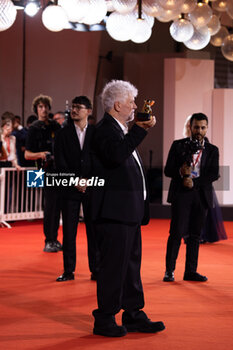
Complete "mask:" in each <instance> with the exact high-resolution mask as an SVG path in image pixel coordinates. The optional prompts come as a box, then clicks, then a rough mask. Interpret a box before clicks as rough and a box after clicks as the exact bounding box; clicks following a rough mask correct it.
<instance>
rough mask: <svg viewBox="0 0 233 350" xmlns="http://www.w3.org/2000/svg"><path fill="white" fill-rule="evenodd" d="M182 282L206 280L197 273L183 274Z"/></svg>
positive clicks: (206, 279)
mask: <svg viewBox="0 0 233 350" xmlns="http://www.w3.org/2000/svg"><path fill="white" fill-rule="evenodd" d="M184 281H196V282H206V281H208V278H207V277H206V276H202V275H200V273H197V272H185V273H184Z"/></svg>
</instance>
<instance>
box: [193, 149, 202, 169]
mask: <svg viewBox="0 0 233 350" xmlns="http://www.w3.org/2000/svg"><path fill="white" fill-rule="evenodd" d="M201 154H202V149H201V150H200V151H199V153H198V155H197V158H196V160H195V162H194V155H193V162H192V163H193V169H194V168H195V166H196V165H197V163H198V161H199V159H200V156H201Z"/></svg>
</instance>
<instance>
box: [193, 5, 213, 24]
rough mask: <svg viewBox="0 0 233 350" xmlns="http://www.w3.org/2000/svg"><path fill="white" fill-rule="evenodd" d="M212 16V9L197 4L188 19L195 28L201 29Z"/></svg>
mask: <svg viewBox="0 0 233 350" xmlns="http://www.w3.org/2000/svg"><path fill="white" fill-rule="evenodd" d="M211 16H212V9H211V8H210V7H209V6H208V5H207V4H203V3H202V2H199V3H198V4H197V6H196V8H195V9H194V11H193V12H191V13H189V15H188V17H189V19H190V21H191V22H192V24H193V25H194V26H195V27H196V28H201V27H204V26H206V25H207V23H208V22H209V21H210V19H211Z"/></svg>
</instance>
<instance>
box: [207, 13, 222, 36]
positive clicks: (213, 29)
mask: <svg viewBox="0 0 233 350" xmlns="http://www.w3.org/2000/svg"><path fill="white" fill-rule="evenodd" d="M207 27H208V29H209V32H210V35H211V36H212V35H215V34H216V33H217V32H218V31H219V29H220V27H221V23H220V20H219V18H218V16H216V15H213V16H212V18H211V20H210V21H209V23H208V24H207Z"/></svg>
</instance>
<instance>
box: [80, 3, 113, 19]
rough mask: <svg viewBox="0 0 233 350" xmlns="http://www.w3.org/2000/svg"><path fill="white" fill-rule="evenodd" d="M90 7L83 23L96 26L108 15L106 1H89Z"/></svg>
mask: <svg viewBox="0 0 233 350" xmlns="http://www.w3.org/2000/svg"><path fill="white" fill-rule="evenodd" d="M89 1H90V6H89V10H88V12H87V14H86V15H85V16H84V18H83V19H82V23H85V24H89V25H91V24H96V23H100V22H101V21H102V20H103V19H104V17H105V16H106V14H107V5H106V2H105V0H89Z"/></svg>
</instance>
